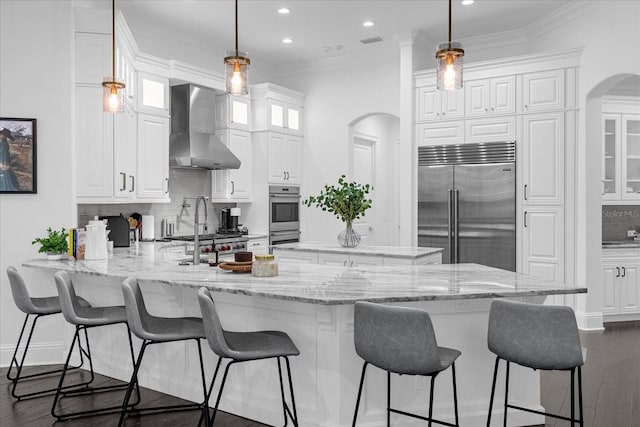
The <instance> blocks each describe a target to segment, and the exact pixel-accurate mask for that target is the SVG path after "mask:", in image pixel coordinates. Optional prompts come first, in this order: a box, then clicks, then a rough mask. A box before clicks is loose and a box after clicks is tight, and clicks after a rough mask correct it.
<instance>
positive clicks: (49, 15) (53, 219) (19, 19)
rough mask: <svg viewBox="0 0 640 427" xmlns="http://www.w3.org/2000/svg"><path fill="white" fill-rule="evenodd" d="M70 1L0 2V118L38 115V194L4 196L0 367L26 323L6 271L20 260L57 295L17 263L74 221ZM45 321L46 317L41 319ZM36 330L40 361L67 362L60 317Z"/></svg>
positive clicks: (0, 205) (45, 291) (39, 287)
mask: <svg viewBox="0 0 640 427" xmlns="http://www.w3.org/2000/svg"><path fill="white" fill-rule="evenodd" d="M71 12H72V11H71V3H70V2H68V1H55V2H52V1H46V0H43V1H28V2H25V1H20V0H2V1H0V117H23V118H36V119H37V120H38V121H37V157H38V165H37V175H38V193H37V194H0V312H1V313H2V319H1V323H0V365H2V366H6V365H8V364H9V361H10V357H11V352H12V351H13V346H14V345H15V342H16V341H17V337H18V334H19V332H20V326H21V323H22V321H23V314H22V312H20V311H18V309H17V308H16V307H15V305H14V303H13V299H12V297H11V292H10V288H9V281H8V279H7V275H6V269H7V267H8V266H10V265H15V266H17V267H18V270H19V271H21V272H23V273H24V275H25V278H26V279H27V282H28V284H29V285H31V286H32V289H34V290H35V294H36V295H38V294H39V295H56V290H55V284H54V283H53V282H52V281H49V280H47V281H43V277H44V275H39V274H36V273H35V272H33V271H30V270H26V269H23V268H21V267H20V263H21V262H22V261H24V260H26V259H29V258H34V257H36V256H38V254H37V247H36V246H32V245H31V241H32V240H33V238H35V237H37V236H42V235H46V231H45V230H46V228H47V227H49V226H51V227H53V228H60V227H69V226H70V225H72V224H73V221H74V218H73V194H74V191H75V189H74V188H73V183H74V182H75V178H74V175H73V168H72V163H71V155H72V152H73V150H72V143H73V142H72V141H73V123H72V116H73V112H72V102H71V100H72V93H73V89H72V78H73V75H72V72H71V71H72V64H73V62H72V44H71V43H72V34H73V33H72V32H71V20H72V13H71ZM40 322H41V323H40ZM40 322H39V324H40V327H39V329H38V331H37V333H36V335H34V339H33V342H34V344H35V345H36V352H35V357H36V360H38V361H39V362H46V361H56V362H59V361H60V360H62V356H63V350H64V345H63V340H64V339H63V331H64V328H62V327H61V326H62V325H63V320H62V317H61V315H55V316H49V317H46V318H44V319H42V320H41V321H40Z"/></svg>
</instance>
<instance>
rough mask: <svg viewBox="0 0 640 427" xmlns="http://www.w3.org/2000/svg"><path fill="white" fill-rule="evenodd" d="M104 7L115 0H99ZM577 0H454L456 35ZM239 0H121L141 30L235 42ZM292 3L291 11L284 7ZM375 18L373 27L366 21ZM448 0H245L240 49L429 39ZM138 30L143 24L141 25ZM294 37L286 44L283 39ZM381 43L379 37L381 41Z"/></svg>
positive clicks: (517, 22)
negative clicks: (466, 0)
mask: <svg viewBox="0 0 640 427" xmlns="http://www.w3.org/2000/svg"><path fill="white" fill-rule="evenodd" d="M96 3H98V4H100V5H101V6H102V7H110V5H111V2H110V1H105V0H96ZM567 3H571V0H476V2H475V3H474V4H472V5H470V6H464V5H462V4H461V1H460V0H454V1H453V12H452V22H453V24H452V26H453V39H454V40H456V39H464V38H469V37H475V36H480V35H486V34H493V33H499V32H502V31H508V30H516V29H521V28H524V27H526V26H527V25H529V24H531V23H533V22H535V21H537V20H539V19H541V18H543V17H545V16H547V15H549V14H553V13H554V12H555V11H557V10H558V9H559V8H561V7H562V6H564V5H566V4H567ZM234 4H235V3H234V1H233V0H117V1H116V8H117V9H118V10H121V11H122V13H123V14H124V16H125V19H126V20H127V23H128V24H129V25H130V26H131V27H132V28H133V29H137V30H138V31H144V29H145V28H146V29H153V30H155V31H156V32H157V31H158V30H160V31H161V32H162V33H164V34H166V35H167V36H169V37H171V36H174V37H176V38H180V39H181V40H198V41H199V42H201V43H205V44H208V43H210V44H211V45H212V46H216V47H217V48H223V49H225V50H228V49H233V47H234V43H235V42H234ZM281 7H287V8H289V9H290V10H291V13H290V14H288V15H280V14H278V12H277V11H278V9H279V8H281ZM365 20H371V21H373V22H374V23H375V25H374V26H373V27H370V28H365V27H363V26H362V23H363V22H364V21H365ZM447 22H448V2H447V1H446V0H421V1H418V0H413V1H411V0H392V1H388V0H369V1H364V0H355V1H353V0H323V1H317V0H275V1H272V0H239V34H240V36H239V49H240V50H241V51H247V52H249V54H250V56H251V57H252V59H253V61H254V63H255V62H256V61H257V60H258V59H259V60H260V61H265V62H267V63H270V65H271V66H277V65H283V64H287V63H294V62H295V63H301V62H306V61H309V62H313V61H316V60H319V59H322V58H327V57H331V56H340V55H345V54H351V53H362V52H363V51H365V50H366V49H367V48H368V47H369V46H372V45H364V44H362V43H361V42H360V40H362V39H367V38H371V37H380V38H382V39H383V40H385V43H395V35H397V34H407V33H409V32H410V31H416V32H417V31H419V34H420V37H421V38H422V39H423V40H429V41H431V42H433V43H434V50H435V44H436V43H438V42H443V41H446V39H447ZM134 33H135V31H134ZM285 37H290V38H292V39H293V43H292V44H289V45H285V44H283V43H282V39H283V38H285ZM374 45H375V44H374Z"/></svg>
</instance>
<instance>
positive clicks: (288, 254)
mask: <svg viewBox="0 0 640 427" xmlns="http://www.w3.org/2000/svg"><path fill="white" fill-rule="evenodd" d="M272 253H273V255H275V257H276V262H281V261H282V262H295V263H299V264H300V263H302V264H317V263H318V253H317V252H306V251H283V250H278V248H272Z"/></svg>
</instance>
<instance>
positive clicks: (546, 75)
mask: <svg viewBox="0 0 640 427" xmlns="http://www.w3.org/2000/svg"><path fill="white" fill-rule="evenodd" d="M522 84H523V89H522V103H523V109H522V111H523V112H525V113H534V112H537V111H548V110H561V109H563V108H564V70H551V71H541V72H538V73H528V74H525V75H524V76H523V77H522Z"/></svg>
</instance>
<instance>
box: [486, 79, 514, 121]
mask: <svg viewBox="0 0 640 427" xmlns="http://www.w3.org/2000/svg"><path fill="white" fill-rule="evenodd" d="M515 89H516V78H515V76H505V77H498V78H495V79H491V82H490V91H491V97H490V100H491V104H490V105H489V112H490V114H513V113H515V112H516V90H515Z"/></svg>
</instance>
